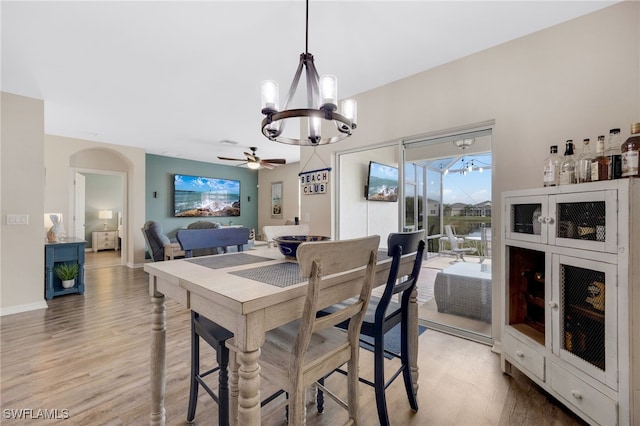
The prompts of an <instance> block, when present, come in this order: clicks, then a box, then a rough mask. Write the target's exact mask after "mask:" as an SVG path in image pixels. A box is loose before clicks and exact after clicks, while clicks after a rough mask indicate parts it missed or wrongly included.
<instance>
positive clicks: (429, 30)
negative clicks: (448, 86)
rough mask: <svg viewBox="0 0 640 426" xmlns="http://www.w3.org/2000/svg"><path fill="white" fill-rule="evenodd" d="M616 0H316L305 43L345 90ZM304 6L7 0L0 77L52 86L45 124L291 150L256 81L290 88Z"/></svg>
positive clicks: (285, 153)
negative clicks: (265, 115) (263, 106)
mask: <svg viewBox="0 0 640 426" xmlns="http://www.w3.org/2000/svg"><path fill="white" fill-rule="evenodd" d="M613 3H616V1H605V2H599V1H579V0H571V1H496V2H487V1H408V2H402V1H365V0H360V1H322V0H317V1H316V0H313V1H311V5H310V10H309V20H310V23H309V52H310V53H312V54H313V55H314V57H315V62H316V67H317V68H318V71H319V72H320V74H323V73H330V74H334V75H336V76H337V77H338V84H339V86H338V89H339V92H338V96H339V97H340V98H346V97H349V96H353V95H356V94H359V93H362V92H366V91H368V90H371V89H373V88H376V87H379V86H382V85H384V84H387V83H390V82H393V81H396V80H399V79H402V78H404V77H407V76H410V75H413V74H416V73H418V72H421V71H424V70H427V69H430V68H433V67H436V66H438V65H441V64H444V63H447V62H450V61H453V60H455V59H457V58H460V57H464V56H467V55H470V54H472V53H474V52H478V51H481V50H484V49H487V48H490V47H492V46H495V45H498V44H501V43H504V42H506V41H509V40H512V39H515V38H518V37H521V36H523V35H526V34H530V33H532V32H535V31H539V30H541V29H543V28H546V27H549V26H552V25H556V24H558V23H561V22H564V21H567V20H570V19H573V18H575V17H578V16H580V15H584V14H587V13H590V12H593V11H595V10H598V9H601V8H603V7H606V6H609V5H611V4H613ZM304 17H305V3H304V1H302V0H296V1H279V2H274V1H255V2H249V1H242V0H235V1H193V2H191V1H158V2H152V1H139V2H111V1H98V2H91V1H82V2H81V1H70V2H60V1H44V2H33V1H16V2H11V1H4V0H3V1H2V9H1V19H2V90H3V91H5V92H10V93H14V94H19V95H23V96H28V97H34V98H38V99H44V101H45V102H44V106H45V131H46V133H47V134H52V135H61V136H67V137H72V138H80V139H86V140H93V141H99V142H106V143H113V144H118V145H126V146H134V147H139V148H143V149H145V150H146V151H147V152H148V153H152V154H158V155H166V156H171V157H179V158H185V159H190V160H199V161H205V162H211V163H220V164H230V165H234V164H236V163H233V162H228V161H226V162H225V161H220V160H218V159H217V156H218V155H221V156H227V157H235V158H243V157H244V155H243V154H242V153H243V152H244V151H248V148H249V147H250V146H256V147H258V155H259V156H260V157H262V158H285V159H286V160H287V161H288V162H294V161H298V160H299V149H298V148H297V147H295V146H289V145H282V144H278V143H275V142H270V141H268V140H267V139H265V138H264V137H263V136H262V134H261V132H260V122H261V120H262V114H261V113H260V84H261V82H262V81H263V80H266V79H273V80H277V81H279V83H280V92H281V93H280V99H281V102H283V101H284V98H285V94H286V90H287V89H288V87H289V85H290V84H291V80H292V79H293V74H294V73H295V69H296V67H297V64H298V58H299V55H300V54H301V53H302V52H304V48H305V43H304V41H305V40H304V34H305V26H304V24H305V22H304ZM300 87H301V90H302V89H303V87H304V86H303V82H301V86H300ZM356 131H357V130H356ZM224 140H228V141H233V142H236V143H237V144H236V145H228V144H222V143H221V141H224ZM343 143H344V142H343Z"/></svg>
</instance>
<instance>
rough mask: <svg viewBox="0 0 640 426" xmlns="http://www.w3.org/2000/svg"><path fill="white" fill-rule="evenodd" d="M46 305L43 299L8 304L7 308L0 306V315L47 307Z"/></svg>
mask: <svg viewBox="0 0 640 426" xmlns="http://www.w3.org/2000/svg"><path fill="white" fill-rule="evenodd" d="M48 307H49V305H47V302H46V301H45V300H42V301H40V302H36V303H28V304H26V305H16V306H9V307H7V308H0V317H3V316H5V315H13V314H19V313H21V312H29V311H35V310H38V309H47V308H48Z"/></svg>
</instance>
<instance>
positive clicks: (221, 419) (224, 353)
mask: <svg viewBox="0 0 640 426" xmlns="http://www.w3.org/2000/svg"><path fill="white" fill-rule="evenodd" d="M232 337H233V333H232V332H231V331H229V330H227V329H226V328H224V327H221V326H220V325H218V324H216V323H214V322H213V321H211V320H209V319H208V318H206V317H203V316H201V315H199V314H198V313H197V312H195V311H191V375H190V377H191V380H190V386H189V405H188V408H187V423H192V422H193V419H194V418H195V416H196V406H197V404H198V388H199V386H202V388H203V389H204V390H205V391H206V392H207V393H208V394H209V396H211V398H212V399H213V400H214V401H215V402H216V403H217V404H218V424H219V425H222V426H227V425H229V374H228V371H227V368H228V366H229V349H228V348H227V347H226V342H227V340H229V339H230V338H232ZM200 338H202V339H203V340H204V341H205V342H207V343H208V344H209V345H210V346H211V347H212V348H213V349H215V351H216V361H217V365H216V366H215V367H213V368H211V369H209V370H207V371H204V372H201V371H200ZM215 372H219V374H218V393H217V394H216V393H215V392H214V391H213V390H212V389H211V388H210V387H209V385H208V384H207V383H206V381H205V380H204V378H205V377H207V376H209V375H210V374H213V373H215Z"/></svg>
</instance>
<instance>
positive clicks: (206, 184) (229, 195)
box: [173, 174, 240, 217]
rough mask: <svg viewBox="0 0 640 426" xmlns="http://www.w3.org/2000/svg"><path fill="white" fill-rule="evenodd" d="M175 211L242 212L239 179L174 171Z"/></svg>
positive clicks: (203, 213)
mask: <svg viewBox="0 0 640 426" xmlns="http://www.w3.org/2000/svg"><path fill="white" fill-rule="evenodd" d="M173 215H174V216H175V217H199V216H214V217H229V216H240V181H239V180H231V179H215V178H208V177H203V176H190V175H182V174H175V175H173Z"/></svg>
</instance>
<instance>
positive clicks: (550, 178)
mask: <svg viewBox="0 0 640 426" xmlns="http://www.w3.org/2000/svg"><path fill="white" fill-rule="evenodd" d="M561 164H562V157H560V156H559V155H558V145H551V148H550V149H549V156H548V157H547V158H545V159H544V169H543V170H544V172H543V180H544V186H558V183H559V182H560V165H561Z"/></svg>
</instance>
